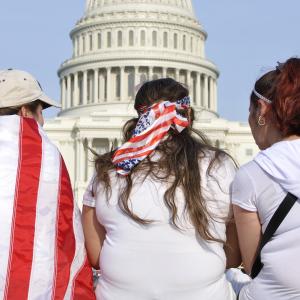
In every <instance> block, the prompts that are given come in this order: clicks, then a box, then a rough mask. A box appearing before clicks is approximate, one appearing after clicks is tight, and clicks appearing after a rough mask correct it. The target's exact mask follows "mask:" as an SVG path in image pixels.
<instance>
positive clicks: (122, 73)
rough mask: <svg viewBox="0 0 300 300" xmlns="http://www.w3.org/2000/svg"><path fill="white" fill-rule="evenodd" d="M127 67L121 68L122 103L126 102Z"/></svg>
mask: <svg viewBox="0 0 300 300" xmlns="http://www.w3.org/2000/svg"><path fill="white" fill-rule="evenodd" d="M125 87H126V78H125V67H120V101H126V89H125Z"/></svg>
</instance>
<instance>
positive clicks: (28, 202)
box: [4, 118, 42, 300]
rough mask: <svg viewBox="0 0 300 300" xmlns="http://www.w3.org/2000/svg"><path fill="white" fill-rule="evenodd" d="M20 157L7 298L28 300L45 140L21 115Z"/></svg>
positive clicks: (34, 122)
mask: <svg viewBox="0 0 300 300" xmlns="http://www.w3.org/2000/svg"><path fill="white" fill-rule="evenodd" d="M19 149H20V156H19V170H18V175H17V176H18V179H17V183H16V190H15V202H14V215H13V222H12V228H11V244H10V257H9V261H8V269H7V277H6V289H5V294H4V299H9V300H10V299H27V296H28V289H29V281H30V274H31V267H32V255H33V243H34V233H35V219H36V202H37V194H38V187H39V177H40V171H41V159H42V143H41V137H40V135H39V134H38V125H37V123H36V121H34V120H33V119H23V118H21V129H20V147H19Z"/></svg>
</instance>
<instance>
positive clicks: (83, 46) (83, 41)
mask: <svg viewBox="0 0 300 300" xmlns="http://www.w3.org/2000/svg"><path fill="white" fill-rule="evenodd" d="M82 52H83V53H85V36H83V37H82Z"/></svg>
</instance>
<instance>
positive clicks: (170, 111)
mask: <svg viewBox="0 0 300 300" xmlns="http://www.w3.org/2000/svg"><path fill="white" fill-rule="evenodd" d="M189 107H190V98H189V97H185V98H183V99H181V100H178V101H177V102H170V101H162V102H159V103H155V104H153V105H152V106H151V107H149V108H146V111H145V112H143V113H142V114H141V115H140V118H139V121H138V123H137V125H136V128H135V130H134V133H133V135H132V137H131V139H130V140H129V141H128V142H126V143H125V144H124V145H122V146H121V147H120V148H118V149H117V150H116V152H115V153H114V156H113V159H112V161H113V164H114V165H115V166H116V168H117V172H118V173H119V174H120V175H128V174H129V173H130V171H131V170H132V168H134V167H135V166H136V165H138V164H139V163H140V162H141V161H142V160H144V159H145V158H146V157H147V156H149V155H150V154H151V153H152V152H153V151H154V150H155V148H156V147H157V146H158V145H159V143H160V142H161V140H162V139H163V138H164V137H165V135H166V134H167V133H168V131H169V130H170V128H171V126H173V127H175V129H176V130H177V131H178V132H181V131H182V130H184V129H185V128H186V127H188V126H189V120H188V119H187V118H185V117H183V116H182V115H180V114H179V113H178V112H177V110H176V109H179V110H180V109H187V108H189Z"/></svg>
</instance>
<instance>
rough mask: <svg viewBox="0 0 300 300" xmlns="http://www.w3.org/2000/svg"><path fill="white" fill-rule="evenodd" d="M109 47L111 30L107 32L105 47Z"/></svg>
mask: <svg viewBox="0 0 300 300" xmlns="http://www.w3.org/2000/svg"><path fill="white" fill-rule="evenodd" d="M110 47H111V32H110V31H109V32H107V48H110Z"/></svg>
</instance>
